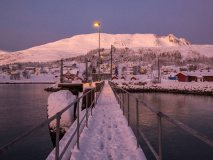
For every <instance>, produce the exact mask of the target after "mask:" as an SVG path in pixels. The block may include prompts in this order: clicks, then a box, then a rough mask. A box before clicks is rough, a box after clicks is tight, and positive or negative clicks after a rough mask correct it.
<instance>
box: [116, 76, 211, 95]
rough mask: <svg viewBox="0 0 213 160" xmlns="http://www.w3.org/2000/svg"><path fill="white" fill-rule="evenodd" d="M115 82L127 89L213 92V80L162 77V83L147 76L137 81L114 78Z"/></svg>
mask: <svg viewBox="0 0 213 160" xmlns="http://www.w3.org/2000/svg"><path fill="white" fill-rule="evenodd" d="M136 77H137V76H136ZM128 79H129V78H128ZM113 82H114V83H116V84H118V87H121V88H125V89H166V90H180V91H184V90H188V91H197V92H213V82H178V81H175V80H167V79H162V80H161V83H157V84H154V83H152V80H151V79H146V78H145V77H143V78H141V79H139V80H136V81H129V80H127V81H125V80H113ZM140 82H142V83H140ZM143 82H145V83H143Z"/></svg>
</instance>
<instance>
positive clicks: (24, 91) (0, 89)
mask: <svg viewBox="0 0 213 160" xmlns="http://www.w3.org/2000/svg"><path fill="white" fill-rule="evenodd" d="M47 86H49V85H44V84H36V85H33V84H1V85H0V97H1V98H0V146H1V147H2V146H4V145H6V144H7V143H9V142H10V141H11V140H13V139H14V138H17V137H18V136H20V135H22V134H23V133H25V132H26V131H28V130H30V129H32V128H33V127H35V126H37V125H39V124H40V123H41V122H43V121H45V120H46V119H47V98H48V96H49V93H48V92H46V91H44V88H45V87H47ZM52 149H53V145H52V142H51V139H50V135H49V129H48V126H45V127H43V128H42V129H41V130H39V131H38V132H36V133H34V134H32V135H31V136H30V137H29V138H26V140H25V142H24V143H20V144H18V146H16V147H14V148H13V149H11V150H10V151H9V152H8V153H6V154H4V155H3V156H1V157H0V159H7V160H24V159H30V160H38V159H45V158H46V157H47V155H48V154H49V153H50V151H51V150H52Z"/></svg>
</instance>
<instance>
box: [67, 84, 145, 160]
mask: <svg viewBox="0 0 213 160" xmlns="http://www.w3.org/2000/svg"><path fill="white" fill-rule="evenodd" d="M71 152H72V156H71V160H80V159H82V160H91V159H94V160H108V159H113V160H121V159H122V160H127V159H128V160H138V159H141V160H143V159H146V157H145V155H144V153H143V151H142V149H141V148H137V142H136V138H135V136H134V134H133V132H132V130H131V128H130V127H128V124H127V120H126V118H125V117H124V116H123V114H122V111H121V109H120V107H119V105H118V103H117V101H116V99H115V96H114V94H113V92H112V89H111V88H110V86H109V85H108V84H105V86H104V88H103V91H102V93H101V95H100V97H99V99H98V102H97V105H96V108H95V109H94V112H93V116H92V117H90V119H89V124H88V128H85V129H84V130H83V132H82V134H81V136H80V150H78V149H77V147H76V146H75V148H74V149H72V150H71Z"/></svg>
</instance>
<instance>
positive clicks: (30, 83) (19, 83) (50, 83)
mask: <svg viewBox="0 0 213 160" xmlns="http://www.w3.org/2000/svg"><path fill="white" fill-rule="evenodd" d="M55 83H57V82H0V84H55Z"/></svg>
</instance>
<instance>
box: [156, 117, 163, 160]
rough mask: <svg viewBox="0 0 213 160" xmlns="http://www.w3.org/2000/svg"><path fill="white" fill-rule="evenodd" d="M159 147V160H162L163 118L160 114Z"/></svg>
mask: <svg viewBox="0 0 213 160" xmlns="http://www.w3.org/2000/svg"><path fill="white" fill-rule="evenodd" d="M157 116H158V145H159V146H158V147H159V153H158V154H159V160H162V123H161V116H160V115H159V114H158V115H157Z"/></svg>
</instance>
